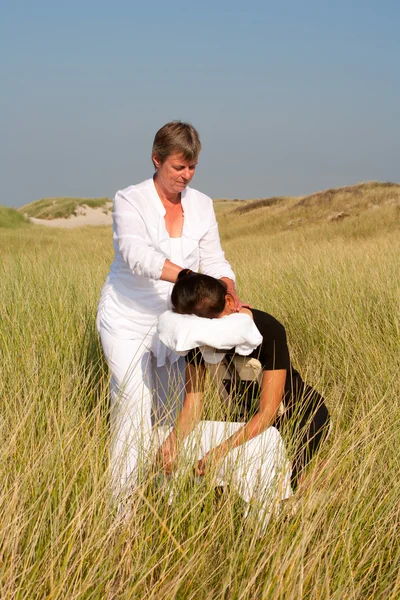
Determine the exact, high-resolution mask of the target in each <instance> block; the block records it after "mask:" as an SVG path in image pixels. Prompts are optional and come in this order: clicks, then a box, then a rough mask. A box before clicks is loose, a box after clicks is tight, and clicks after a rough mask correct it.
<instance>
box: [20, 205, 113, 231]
mask: <svg viewBox="0 0 400 600" xmlns="http://www.w3.org/2000/svg"><path fill="white" fill-rule="evenodd" d="M77 212H78V214H77V215H72V216H71V217H68V218H66V219H65V218H64V219H35V218H34V217H31V218H30V219H29V220H30V222H31V223H34V224H35V225H45V226H46V227H63V228H65V229H73V228H74V227H86V226H87V225H89V226H96V225H111V224H112V216H111V212H108V211H107V212H104V208H90V207H89V206H85V205H83V206H80V207H79V210H78V211H77Z"/></svg>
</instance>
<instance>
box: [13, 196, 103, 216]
mask: <svg viewBox="0 0 400 600" xmlns="http://www.w3.org/2000/svg"><path fill="white" fill-rule="evenodd" d="M85 206H88V207H89V208H102V209H103V210H104V211H106V212H109V211H110V209H111V200H110V199H109V198H42V199H41V200H36V201H35V202H31V203H30V204H25V206H21V208H19V209H18V210H19V212H20V213H21V214H23V215H26V216H27V217H34V218H35V219H68V217H71V216H72V215H75V216H76V215H77V214H78V213H79V209H80V208H81V209H82V207H85Z"/></svg>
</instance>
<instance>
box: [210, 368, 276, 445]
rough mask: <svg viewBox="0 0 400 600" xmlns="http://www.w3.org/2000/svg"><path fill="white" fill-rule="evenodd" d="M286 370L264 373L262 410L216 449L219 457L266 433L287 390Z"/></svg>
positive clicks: (261, 399)
mask: <svg viewBox="0 0 400 600" xmlns="http://www.w3.org/2000/svg"><path fill="white" fill-rule="evenodd" d="M285 381H286V370H284V369H281V370H276V371H264V375H263V380H262V384H261V397H260V409H259V411H258V412H257V413H256V414H255V415H253V416H252V417H251V419H250V420H249V421H248V422H247V423H246V424H245V425H243V427H241V429H239V430H238V431H236V432H235V433H234V434H233V435H231V436H230V437H229V438H228V439H226V440H225V441H224V442H222V444H220V445H219V446H217V447H216V448H214V449H213V450H212V451H211V452H215V453H216V454H218V455H219V456H225V455H226V454H227V453H228V452H229V451H230V450H233V449H234V448H237V447H238V446H240V445H242V444H244V443H245V442H248V441H249V440H251V439H253V438H255V437H257V436H258V435H259V434H260V433H262V432H263V431H265V430H266V429H267V427H269V426H270V425H272V423H273V422H274V420H275V417H276V414H277V412H278V409H279V405H280V403H281V401H282V397H283V394H284V390H285Z"/></svg>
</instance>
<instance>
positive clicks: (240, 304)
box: [229, 291, 251, 312]
mask: <svg viewBox="0 0 400 600" xmlns="http://www.w3.org/2000/svg"><path fill="white" fill-rule="evenodd" d="M229 293H230V295H231V296H232V298H233V301H234V303H235V304H234V311H235V312H240V310H241V309H242V308H251V304H245V303H244V302H242V301H241V299H240V298H239V296H238V295H237V294H236V291H235V292H234V293H232V292H229Z"/></svg>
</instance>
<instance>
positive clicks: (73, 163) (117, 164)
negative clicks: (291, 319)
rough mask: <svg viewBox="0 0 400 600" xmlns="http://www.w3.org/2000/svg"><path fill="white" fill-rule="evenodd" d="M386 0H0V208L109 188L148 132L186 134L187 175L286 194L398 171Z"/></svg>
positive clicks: (238, 188)
mask: <svg viewBox="0 0 400 600" xmlns="http://www.w3.org/2000/svg"><path fill="white" fill-rule="evenodd" d="M399 18H400V6H399V5H398V3H396V2H391V1H384V2H382V3H380V4H379V5H378V4H376V3H372V2H361V1H355V2H352V3H351V4H350V3H348V2H344V1H342V0H340V1H338V2H336V3H335V4H334V5H327V4H326V5H322V3H320V2H317V1H316V0H313V1H311V2H307V3H305V4H302V5H300V4H298V3H296V2H293V0H291V1H287V2H284V3H281V4H280V5H279V6H276V5H275V4H273V3H269V2H261V1H258V0H257V1H254V0H251V1H250V2H248V3H246V6H245V7H244V6H243V5H242V4H241V3H239V2H237V1H236V0H234V1H232V2H229V3H228V2H226V1H225V0H223V1H222V2H219V3H218V4H214V3H211V2H210V1H209V0H205V2H203V3H201V5H193V6H192V5H190V6H185V5H184V4H183V3H181V2H178V1H177V0H173V1H172V3H169V4H167V5H166V4H163V3H155V4H152V5H141V6H137V5H135V4H134V3H128V2H127V1H126V0H123V1H117V2H115V3H113V4H112V5H111V4H109V3H106V2H104V1H99V2H96V3H95V2H94V1H93V0H89V1H87V2H84V3H83V4H81V3H78V2H77V0H71V1H70V2H69V3H68V4H67V5H62V6H55V5H54V4H53V3H51V2H50V1H49V0H46V1H42V0H39V2H38V3H36V4H34V5H32V4H31V3H28V2H27V0H22V1H21V2H19V3H18V4H16V3H11V2H10V1H9V0H7V1H6V2H5V4H4V8H3V18H2V22H1V24H0V31H1V41H0V44H1V45H2V51H1V55H2V61H1V67H0V69H1V75H2V81H3V91H2V98H1V100H0V107H1V111H0V115H1V117H0V119H1V143H0V164H1V197H0V204H3V205H5V206H13V207H19V206H22V205H24V204H28V203H29V202H33V201H35V200H39V199H40V198H45V197H63V196H74V197H99V196H109V197H112V196H113V195H114V193H115V192H116V190H118V189H121V188H123V187H126V186H128V185H130V184H134V183H138V182H139V181H141V180H143V179H145V178H147V177H150V176H151V175H152V172H153V171H152V164H151V160H150V153H151V145H152V140H153V137H154V134H155V132H156V131H157V129H158V128H159V127H161V126H162V125H163V124H164V123H165V122H167V121H169V120H172V119H181V120H187V121H190V122H191V123H193V125H194V126H195V127H196V128H197V129H198V131H199V133H200V137H201V140H202V144H203V151H202V153H201V155H200V161H199V166H198V170H197V173H196V175H195V177H194V179H193V182H192V186H193V187H195V188H197V189H200V190H201V191H203V192H204V193H206V194H208V195H210V196H212V197H213V198H232V199H234V198H243V199H244V198H259V197H268V196H274V195H293V196H301V195H305V194H309V193H312V192H316V191H318V190H322V189H326V188H330V187H337V186H342V185H352V184H355V183H358V182H361V181H371V180H377V181H393V182H398V181H400V119H399V106H400V74H399V68H398V60H399V57H400V41H399V36H398V31H397V30H398V23H399V21H400V19H399Z"/></svg>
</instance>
